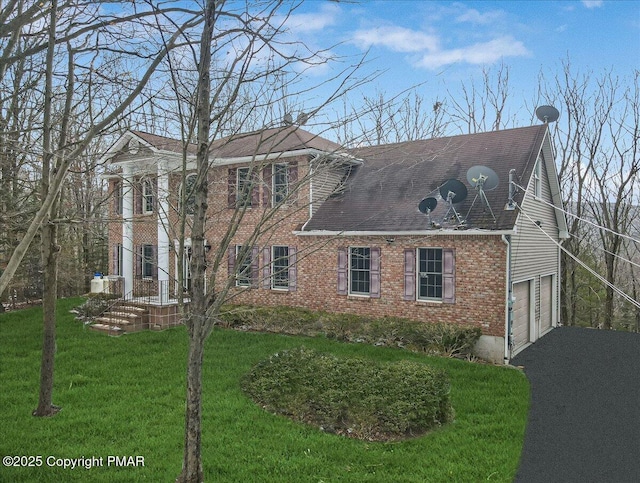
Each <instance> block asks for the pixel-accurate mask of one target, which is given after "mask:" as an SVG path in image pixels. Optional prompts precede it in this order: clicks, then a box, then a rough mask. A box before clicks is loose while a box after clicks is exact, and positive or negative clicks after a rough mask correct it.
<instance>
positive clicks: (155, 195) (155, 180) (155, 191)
mask: <svg viewBox="0 0 640 483" xmlns="http://www.w3.org/2000/svg"><path fill="white" fill-rule="evenodd" d="M151 195H152V198H151V199H152V202H151V206H153V212H154V213H156V212H157V211H158V178H152V179H151Z"/></svg>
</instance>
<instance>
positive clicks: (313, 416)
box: [242, 347, 454, 441]
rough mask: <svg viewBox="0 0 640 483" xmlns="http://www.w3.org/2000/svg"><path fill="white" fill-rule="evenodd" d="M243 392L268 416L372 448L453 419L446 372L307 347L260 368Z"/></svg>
mask: <svg viewBox="0 0 640 483" xmlns="http://www.w3.org/2000/svg"><path fill="white" fill-rule="evenodd" d="M242 387H243V390H244V391H245V393H246V394H248V395H249V396H250V397H251V398H252V399H253V400H254V401H255V402H256V403H257V404H259V405H260V406H262V407H263V408H264V409H266V410H267V411H270V412H273V413H276V414H282V415H285V416H287V417H290V418H291V419H294V420H296V421H301V422H305V423H307V424H311V425H314V426H317V427H319V428H320V429H321V430H323V431H327V432H331V433H336V434H341V435H344V436H349V437H353V438H359V439H364V440H368V441H393V440H399V439H403V438H407V437H414V436H419V435H422V434H424V433H426V432H427V431H429V430H431V429H433V428H436V427H439V426H441V425H443V424H445V423H447V422H450V421H451V420H452V419H453V414H454V412H453V408H452V407H451V401H450V397H449V393H450V389H451V384H450V382H449V378H448V376H447V374H446V373H445V372H444V371H442V370H438V369H433V368H430V367H428V366H426V365H424V364H421V363H418V362H412V361H400V362H393V363H380V362H376V361H371V360H364V359H358V358H338V357H335V356H333V355H331V354H325V353H320V352H317V351H314V350H311V349H306V348H304V347H301V348H296V349H291V350H287V351H282V352H279V353H276V354H274V355H272V356H271V357H269V359H267V360H264V361H262V362H260V363H258V364H257V365H256V366H254V367H253V369H252V370H251V371H250V372H249V373H248V374H247V375H246V376H245V377H244V378H243V380H242Z"/></svg>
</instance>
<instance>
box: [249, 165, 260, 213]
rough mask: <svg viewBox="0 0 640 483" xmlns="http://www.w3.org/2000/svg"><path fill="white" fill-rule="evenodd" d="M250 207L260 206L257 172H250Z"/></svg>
mask: <svg viewBox="0 0 640 483" xmlns="http://www.w3.org/2000/svg"><path fill="white" fill-rule="evenodd" d="M251 206H252V207H254V208H257V207H258V206H260V179H259V177H258V172H257V171H251Z"/></svg>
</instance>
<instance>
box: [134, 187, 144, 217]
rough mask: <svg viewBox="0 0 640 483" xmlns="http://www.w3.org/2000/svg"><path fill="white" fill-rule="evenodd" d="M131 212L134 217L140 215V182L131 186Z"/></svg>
mask: <svg viewBox="0 0 640 483" xmlns="http://www.w3.org/2000/svg"><path fill="white" fill-rule="evenodd" d="M133 198H134V200H133V210H134V211H133V212H134V213H135V214H136V215H139V214H141V213H142V183H141V182H140V180H138V181H137V182H135V183H134V184H133Z"/></svg>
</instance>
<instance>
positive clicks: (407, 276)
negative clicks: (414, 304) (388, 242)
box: [403, 248, 416, 300]
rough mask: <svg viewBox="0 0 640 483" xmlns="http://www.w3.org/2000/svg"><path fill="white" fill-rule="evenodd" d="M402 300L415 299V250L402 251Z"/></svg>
mask: <svg viewBox="0 0 640 483" xmlns="http://www.w3.org/2000/svg"><path fill="white" fill-rule="evenodd" d="M403 298H404V300H415V299H416V251H415V250H414V249H412V248H407V249H405V251H404V297H403Z"/></svg>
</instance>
